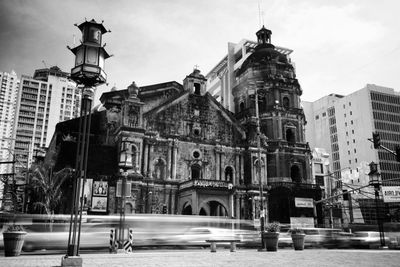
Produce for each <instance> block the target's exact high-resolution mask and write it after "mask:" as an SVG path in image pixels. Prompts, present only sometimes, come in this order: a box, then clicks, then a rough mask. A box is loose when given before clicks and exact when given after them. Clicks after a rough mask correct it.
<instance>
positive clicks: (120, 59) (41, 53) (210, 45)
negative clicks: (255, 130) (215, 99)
mask: <svg viewBox="0 0 400 267" xmlns="http://www.w3.org/2000/svg"><path fill="white" fill-rule="evenodd" d="M258 5H260V7H261V10H262V11H263V13H264V15H263V16H262V17H263V19H262V20H261V21H264V24H265V26H266V27H267V28H269V29H270V30H272V43H273V44H275V45H278V46H283V47H287V48H290V49H293V50H294V52H293V53H292V55H291V57H292V60H293V61H294V62H295V65H296V70H297V78H298V79H299V81H300V84H301V85H302V88H303V96H302V100H306V101H314V100H316V99H318V98H320V97H322V96H324V95H327V94H329V93H333V92H335V93H339V94H349V93H351V92H353V91H356V90H358V89H361V88H362V87H364V85H365V84H367V83H373V84H377V85H382V86H387V87H392V88H395V89H396V90H397V91H398V90H399V89H400V78H399V77H400V75H399V69H400V34H399V30H400V29H399V28H400V22H399V21H400V20H399V14H398V13H399V11H400V1H397V0H379V1H378V0H336V1H322V0H279V1H278V0H242V1H239V0H202V1H194V0H170V1H167V0H153V1H139V0H119V1H108V0H87V1H79V0H67V1H61V0H29V1H28V0H13V1H8V0H0V71H6V72H10V71H11V70H15V71H16V72H17V74H18V76H20V75H21V74H28V75H32V74H33V71H34V70H35V69H37V68H42V67H44V64H43V63H42V60H44V61H45V62H46V64H47V66H52V65H58V66H59V67H60V68H61V69H63V70H65V71H70V69H71V68H72V66H73V60H74V56H73V54H72V53H71V52H70V51H69V50H68V49H67V48H66V46H67V45H70V46H73V41H74V37H73V36H74V35H75V36H76V40H78V39H79V38H80V31H79V29H78V28H76V27H75V26H73V24H74V23H78V24H80V23H81V22H83V21H84V19H85V18H86V19H87V20H91V19H92V18H94V19H95V20H97V21H99V22H100V21H101V20H104V25H105V27H106V28H107V29H110V30H111V31H112V32H111V33H107V34H106V35H105V36H104V39H103V41H104V42H106V43H107V46H106V49H107V51H108V52H109V53H110V54H114V57H112V58H110V59H108V60H107V61H106V67H105V71H106V73H107V74H108V83H109V85H108V86H106V85H103V86H100V87H99V88H98V92H97V96H96V98H97V99H98V98H99V96H100V94H101V93H102V92H104V91H108V90H109V89H110V88H111V87H112V86H114V84H115V85H116V86H117V88H119V89H124V88H126V87H127V86H128V85H129V84H130V83H131V82H132V81H135V82H136V84H137V85H138V86H144V85H149V84H155V83H161V82H167V81H173V80H175V81H177V82H180V83H182V80H183V79H184V78H185V76H186V75H188V74H189V73H190V72H191V71H192V70H193V67H194V65H198V66H199V69H200V70H201V71H202V73H203V74H206V73H207V72H208V71H209V70H210V69H211V68H212V67H214V65H215V64H216V63H217V62H218V61H219V60H220V59H222V57H223V56H224V55H225V54H226V53H227V43H228V42H235V43H236V42H239V41H240V40H241V39H243V38H246V39H251V40H255V32H256V31H257V30H258V29H259V28H260V18H259V15H258V14H259V11H258ZM77 42H78V41H77Z"/></svg>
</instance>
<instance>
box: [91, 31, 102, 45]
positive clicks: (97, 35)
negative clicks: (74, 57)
mask: <svg viewBox="0 0 400 267" xmlns="http://www.w3.org/2000/svg"><path fill="white" fill-rule="evenodd" d="M88 41H89V42H94V43H97V44H100V42H101V31H100V29H98V28H97V27H90V29H89V36H88Z"/></svg>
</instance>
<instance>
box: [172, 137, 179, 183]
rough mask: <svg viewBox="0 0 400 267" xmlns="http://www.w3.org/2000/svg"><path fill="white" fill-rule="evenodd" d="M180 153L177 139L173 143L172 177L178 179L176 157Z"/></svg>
mask: <svg viewBox="0 0 400 267" xmlns="http://www.w3.org/2000/svg"><path fill="white" fill-rule="evenodd" d="M177 155H178V144H177V140H176V139H175V140H174V142H173V145H172V179H173V180H175V179H176V159H177Z"/></svg>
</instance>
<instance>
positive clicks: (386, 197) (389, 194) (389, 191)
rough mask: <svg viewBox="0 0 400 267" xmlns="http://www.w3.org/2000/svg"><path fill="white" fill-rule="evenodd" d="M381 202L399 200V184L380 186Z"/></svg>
mask: <svg viewBox="0 0 400 267" xmlns="http://www.w3.org/2000/svg"><path fill="white" fill-rule="evenodd" d="M382 195H383V202H385V203H388V202H400V186H382Z"/></svg>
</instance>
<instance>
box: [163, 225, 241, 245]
mask: <svg viewBox="0 0 400 267" xmlns="http://www.w3.org/2000/svg"><path fill="white" fill-rule="evenodd" d="M170 238H171V239H172V240H171V241H173V242H174V243H176V244H177V245H194V246H196V245H198V246H203V245H204V246H206V245H207V242H206V240H211V239H225V240H226V239H228V240H230V239H237V238H238V237H237V236H236V235H235V233H234V231H233V230H231V229H224V228H214V227H194V228H190V229H189V230H187V231H185V232H183V233H182V234H179V235H176V236H171V237H170Z"/></svg>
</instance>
